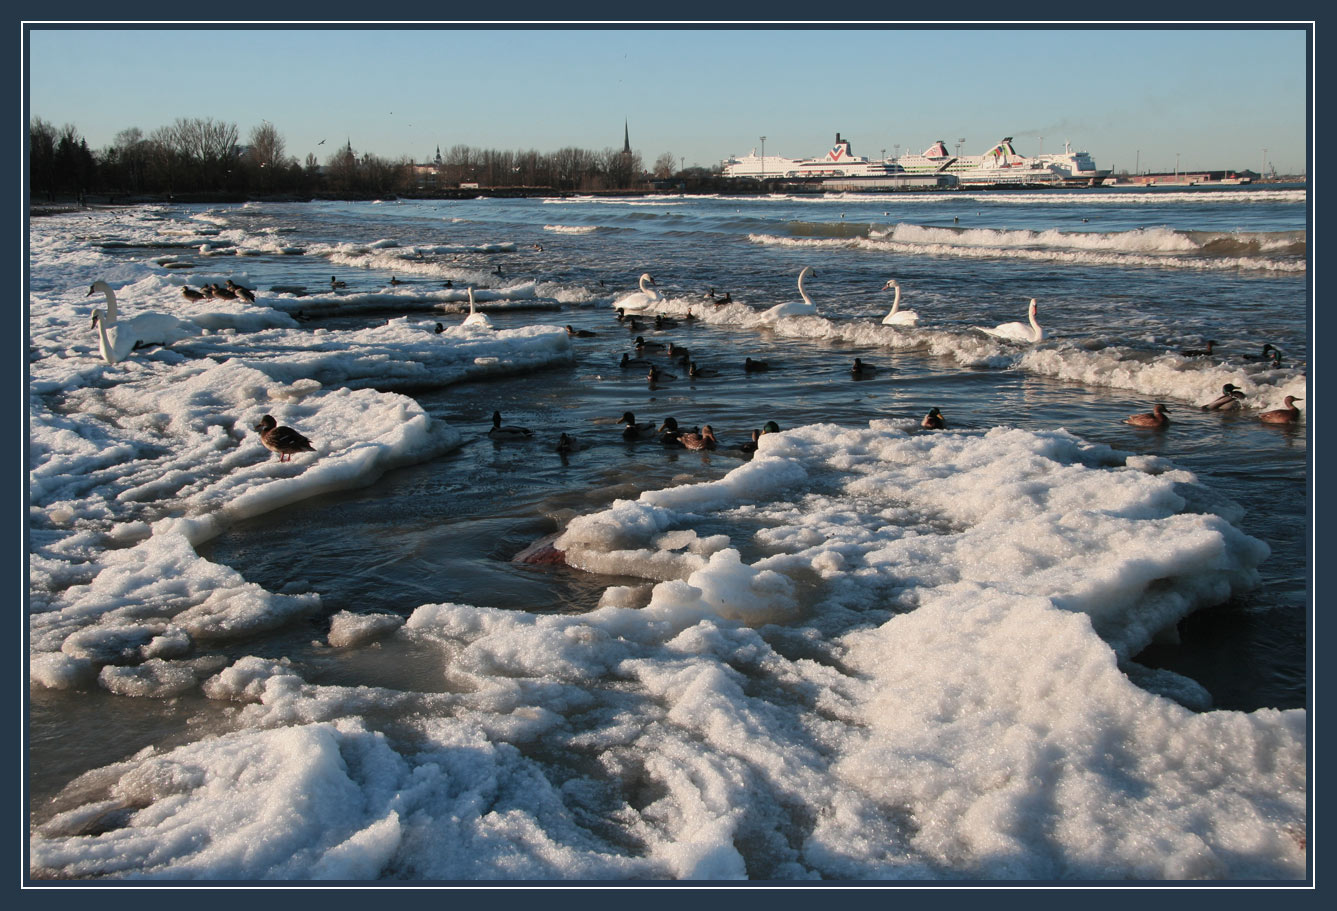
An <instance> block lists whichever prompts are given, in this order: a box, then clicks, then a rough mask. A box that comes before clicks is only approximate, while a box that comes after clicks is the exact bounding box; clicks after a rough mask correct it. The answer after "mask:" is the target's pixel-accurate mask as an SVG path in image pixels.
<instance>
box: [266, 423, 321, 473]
mask: <svg viewBox="0 0 1337 911" xmlns="http://www.w3.org/2000/svg"><path fill="white" fill-rule="evenodd" d="M255 429H256V430H257V431H259V433H260V442H262V443H264V444H265V448H266V449H268V450H269V451H270V452H277V453H278V454H279V461H280V462H287V461H290V460H291V459H292V456H293V454H294V453H298V452H314V451H315V450H314V449H313V448H312V446H311V441H310V440H308V439H307V438H306V437H304V436H302V435H301V434H300V433H298V432H297V431H296V430H293V429H292V428H291V427H280V426H279V422H278V421H276V420H274V416H273V415H269V414H267V415H265V416H264V417H262V418H261V419H260V423H259V424H256V425H255Z"/></svg>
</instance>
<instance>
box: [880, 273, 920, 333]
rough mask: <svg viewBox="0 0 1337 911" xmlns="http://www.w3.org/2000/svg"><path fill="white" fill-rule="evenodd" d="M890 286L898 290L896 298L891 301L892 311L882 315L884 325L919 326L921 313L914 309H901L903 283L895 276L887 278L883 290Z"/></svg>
mask: <svg viewBox="0 0 1337 911" xmlns="http://www.w3.org/2000/svg"><path fill="white" fill-rule="evenodd" d="M888 288H894V289H895V290H896V299H895V300H893V301H892V302H891V312H890V313H888V314H887V315H886V316H884V317H882V325H884V326H917V325H919V314H918V313H915V312H914V311H913V310H902V309H901V285H900V282H898V281H896V279H894V278H890V279H887V283H886V284H885V285H883V286H882V290H883V291H886V290H887V289H888Z"/></svg>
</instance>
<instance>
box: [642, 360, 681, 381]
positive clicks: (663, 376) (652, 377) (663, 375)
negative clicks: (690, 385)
mask: <svg viewBox="0 0 1337 911" xmlns="http://www.w3.org/2000/svg"><path fill="white" fill-rule="evenodd" d="M645 378H646V379H647V380H649V381H650V383H651V385H653V384H655V383H662V382H665V381H667V380H676V379H677V378H678V377H677V374H673V373H667V372H665V371H663V370H660V369H659V368H658V367H656V366H655V365H654V364H651V365H650V372H649V373H647V374H646V375H645Z"/></svg>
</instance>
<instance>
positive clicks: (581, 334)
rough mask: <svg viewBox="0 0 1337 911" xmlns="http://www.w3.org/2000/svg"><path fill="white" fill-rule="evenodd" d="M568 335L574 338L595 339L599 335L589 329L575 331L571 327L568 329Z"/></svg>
mask: <svg viewBox="0 0 1337 911" xmlns="http://www.w3.org/2000/svg"><path fill="white" fill-rule="evenodd" d="M566 334H567V335H569V336H571V337H572V338H594V337H595V336H596V335H598V334H599V333H597V332H591V331H590V330H588V329H575V328H573V327H571V326H567V327H566Z"/></svg>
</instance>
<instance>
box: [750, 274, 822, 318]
mask: <svg viewBox="0 0 1337 911" xmlns="http://www.w3.org/2000/svg"><path fill="white" fill-rule="evenodd" d="M809 275H812V276H814V277H815V276H816V275H817V273H816V272H814V271H813V270H812V266H804V267H803V271H801V272H799V274H798V293H799V297H801V298H803V302H802V303H799V302H798V301H785V302H784V303H783V304H776V305H775V306H774V307H772V308H771V309H769V310H767V311H766V312H765V313H763V314H762V315H761V318H762V319H764V320H776V319H780V318H781V317H785V316H816V315H817V305H816V304H814V303H813V302H812V298H811V297H808V291H807V289H805V288H804V287H803V280H804V279H805V278H807V277H808V276H809Z"/></svg>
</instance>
